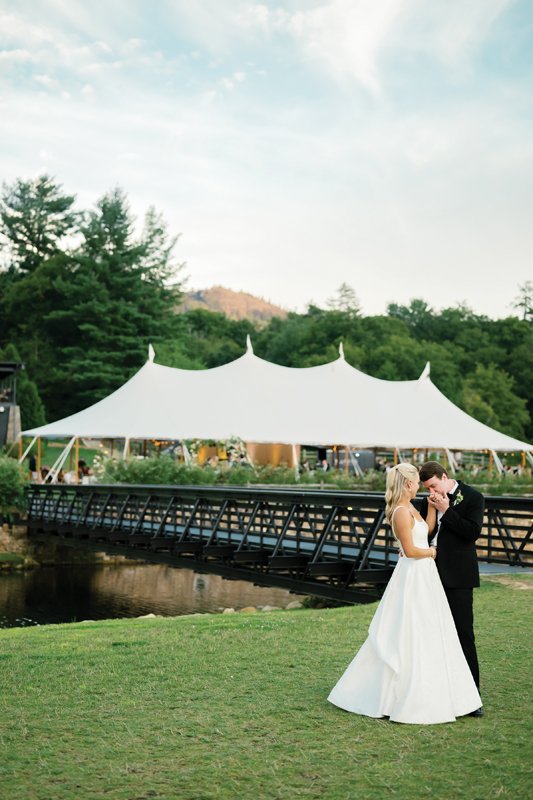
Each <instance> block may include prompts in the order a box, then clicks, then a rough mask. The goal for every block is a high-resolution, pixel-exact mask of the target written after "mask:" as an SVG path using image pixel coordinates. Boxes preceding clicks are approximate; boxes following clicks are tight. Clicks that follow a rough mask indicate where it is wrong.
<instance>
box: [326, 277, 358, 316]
mask: <svg viewBox="0 0 533 800" xmlns="http://www.w3.org/2000/svg"><path fill="white" fill-rule="evenodd" d="M327 306H328V308H330V309H332V310H333V311H342V312H343V313H344V314H347V315H348V316H349V317H357V316H359V314H360V313H361V304H360V303H359V299H358V297H357V295H356V293H355V290H354V289H353V288H352V287H351V286H349V285H348V284H347V283H341V285H340V286H339V288H338V289H337V294H336V295H335V296H334V297H330V298H329V300H328V301H327Z"/></svg>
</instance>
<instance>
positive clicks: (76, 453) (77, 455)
mask: <svg viewBox="0 0 533 800" xmlns="http://www.w3.org/2000/svg"><path fill="white" fill-rule="evenodd" d="M79 460H80V440H79V439H78V437H77V436H76V440H75V442H74V473H75V475H76V480H75V481H74V483H76V484H78V483H79V482H80V467H79Z"/></svg>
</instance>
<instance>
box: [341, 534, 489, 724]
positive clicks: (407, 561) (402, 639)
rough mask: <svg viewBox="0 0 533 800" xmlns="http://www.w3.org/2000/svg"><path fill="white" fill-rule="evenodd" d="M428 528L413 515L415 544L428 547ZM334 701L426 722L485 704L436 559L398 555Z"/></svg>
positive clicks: (377, 713) (372, 713)
mask: <svg viewBox="0 0 533 800" xmlns="http://www.w3.org/2000/svg"><path fill="white" fill-rule="evenodd" d="M427 534H428V527H427V524H426V523H425V522H422V521H420V520H416V519H415V520H414V524H413V544H414V545H415V546H416V547H427V546H428V539H427ZM328 700H329V701H330V702H331V703H333V704H334V705H336V706H339V707H340V708H343V709H345V710H346V711H352V712H354V713H356V714H364V715H365V716H368V717H390V719H391V720H393V721H395V722H409V723H418V724H422V725H429V724H434V723H438V722H453V721H455V719H456V717H461V716H464V715H466V714H469V713H470V712H471V711H474V710H475V709H477V708H479V707H480V706H481V704H482V703H481V698H480V696H479V693H478V690H477V688H476V685H475V683H474V680H473V678H472V675H471V673H470V670H469V668H468V664H467V663H466V659H465V657H464V655H463V651H462V649H461V645H460V643H459V638H458V636H457V631H456V629H455V624H454V621H453V617H452V615H451V612H450V608H449V606H448V601H447V599H446V595H445V593H444V589H443V588H442V584H441V582H440V578H439V574H438V572H437V567H436V565H435V562H434V560H433V559H432V558H420V559H414V558H407V557H406V556H402V557H401V558H400V559H399V560H398V564H397V566H396V568H395V570H394V572H393V574H392V577H391V579H390V581H389V584H388V586H387V588H386V590H385V593H384V595H383V597H382V599H381V602H380V604H379V606H378V609H377V611H376V613H375V615H374V618H373V620H372V622H371V624H370V628H369V631H368V638H367V640H366V641H365V643H364V644H363V646H362V647H361V649H360V650H359V652H358V653H357V655H356V656H355V658H354V659H353V661H352V662H351V664H350V665H349V666H348V668H347V670H346V672H345V673H344V675H343V676H342V677H341V678H340V680H339V681H338V683H337V684H336V686H335V687H334V688H333V689H332V691H331V693H330V695H329V697H328Z"/></svg>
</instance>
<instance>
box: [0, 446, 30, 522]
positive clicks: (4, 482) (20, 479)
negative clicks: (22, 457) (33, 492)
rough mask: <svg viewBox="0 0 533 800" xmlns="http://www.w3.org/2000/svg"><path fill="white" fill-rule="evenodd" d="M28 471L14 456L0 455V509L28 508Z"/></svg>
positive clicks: (5, 510)
mask: <svg viewBox="0 0 533 800" xmlns="http://www.w3.org/2000/svg"><path fill="white" fill-rule="evenodd" d="M27 482H28V477H27V475H26V471H25V470H24V468H23V467H22V466H20V465H19V463H18V462H17V461H16V460H15V459H14V458H8V457H7V456H3V455H0V511H1V512H3V513H9V512H11V511H19V512H22V511H25V510H26V491H25V488H26V484H27Z"/></svg>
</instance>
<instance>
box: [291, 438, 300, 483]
mask: <svg viewBox="0 0 533 800" xmlns="http://www.w3.org/2000/svg"><path fill="white" fill-rule="evenodd" d="M292 465H293V467H294V477H295V478H296V480H298V478H299V477H300V470H299V469H298V458H297V456H296V445H295V444H293V446H292Z"/></svg>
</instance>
